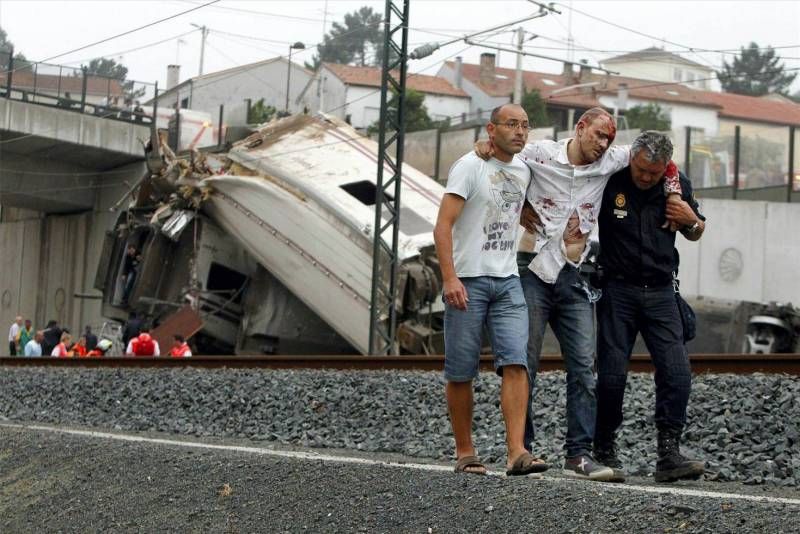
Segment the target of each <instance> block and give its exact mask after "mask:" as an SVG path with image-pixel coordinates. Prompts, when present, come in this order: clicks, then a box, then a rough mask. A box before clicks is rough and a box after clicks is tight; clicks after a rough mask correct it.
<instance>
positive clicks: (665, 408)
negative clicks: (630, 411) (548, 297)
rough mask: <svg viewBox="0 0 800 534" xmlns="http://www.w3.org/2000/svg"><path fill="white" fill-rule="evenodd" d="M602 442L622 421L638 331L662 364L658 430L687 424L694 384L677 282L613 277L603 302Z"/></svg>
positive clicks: (600, 366) (657, 377) (599, 397)
mask: <svg viewBox="0 0 800 534" xmlns="http://www.w3.org/2000/svg"><path fill="white" fill-rule="evenodd" d="M597 327H598V330H599V335H598V341H597V439H596V440H595V441H596V442H597V443H608V442H610V441H611V440H612V439H613V437H614V434H615V432H616V431H617V429H618V428H619V426H620V424H622V401H623V398H624V396H625V383H626V381H627V376H628V362H629V361H630V358H631V351H632V350H633V344H634V341H636V334H637V333H638V332H641V333H642V338H643V339H644V342H645V344H646V345H647V350H648V351H649V352H650V358H651V359H652V360H653V365H654V366H655V368H656V372H655V382H656V416H655V423H656V428H657V429H658V430H668V429H674V430H677V431H679V432H680V431H681V430H683V426H684V424H685V423H686V407H687V405H688V404H689V393H690V391H691V388H692V370H691V367H690V366H689V354H688V352H687V351H686V345H684V343H683V325H682V324H681V318H680V315H679V314H678V305H677V304H676V302H675V291H674V290H673V288H672V284H670V285H667V286H662V287H655V288H653V287H639V286H635V285H631V284H628V283H626V282H623V281H616V280H611V281H609V282H608V285H607V286H606V287H605V288H604V289H603V298H601V299H600V302H598V304H597Z"/></svg>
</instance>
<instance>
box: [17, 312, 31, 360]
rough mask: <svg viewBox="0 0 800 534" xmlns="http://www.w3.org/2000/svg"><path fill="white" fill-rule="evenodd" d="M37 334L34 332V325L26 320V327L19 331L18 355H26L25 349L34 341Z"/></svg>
mask: <svg viewBox="0 0 800 534" xmlns="http://www.w3.org/2000/svg"><path fill="white" fill-rule="evenodd" d="M34 334H35V332H34V331H33V324H32V323H31V320H30V319H25V326H23V327H22V329H20V331H19V343H18V345H19V350H18V351H17V354H19V355H22V354H24V353H25V347H26V346H27V345H28V342H30V340H31V339H33V336H34Z"/></svg>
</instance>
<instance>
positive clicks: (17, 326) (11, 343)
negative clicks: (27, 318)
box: [8, 315, 25, 356]
mask: <svg viewBox="0 0 800 534" xmlns="http://www.w3.org/2000/svg"><path fill="white" fill-rule="evenodd" d="M21 330H22V317H21V316H19V315H17V318H16V319H14V322H13V323H11V328H9V329H8V355H9V356H16V355H17V352H18V351H17V344H18V343H19V333H20V331H21ZM21 349H22V350H24V349H25V347H21Z"/></svg>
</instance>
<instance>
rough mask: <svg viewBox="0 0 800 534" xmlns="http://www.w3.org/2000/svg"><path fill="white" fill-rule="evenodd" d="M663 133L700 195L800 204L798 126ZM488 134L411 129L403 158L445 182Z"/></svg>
mask: <svg viewBox="0 0 800 534" xmlns="http://www.w3.org/2000/svg"><path fill="white" fill-rule="evenodd" d="M571 133H572V132H566V131H554V129H553V128H537V129H535V130H532V131H531V133H530V135H529V137H528V139H529V141H535V140H539V139H560V138H562V137H565V136H568V135H571ZM638 133H639V131H638V130H624V131H621V132H620V134H621V135H618V136H617V139H616V140H615V142H616V143H618V144H629V143H630V142H631V141H632V140H633V138H634V137H636V135H638ZM665 133H667V134H669V135H671V137H672V139H673V143H674V146H675V152H674V155H673V160H675V162H677V163H678V165H679V166H680V167H681V170H683V171H684V172H685V173H686V174H687V175H688V176H689V178H690V179H691V181H692V184H693V186H694V189H695V190H696V191H697V192H698V196H700V197H704V198H734V199H735V198H739V199H744V200H769V201H777V202H800V151H798V150H797V147H798V146H800V130H798V129H796V128H795V127H789V126H768V125H756V124H735V123H731V122H724V123H721V125H720V131H719V133H718V135H715V136H710V135H706V134H704V133H703V132H702V131H699V130H696V129H692V128H688V127H687V128H684V129H680V130H675V131H673V132H665ZM622 134H624V135H622ZM485 135H486V133H485V128H484V126H482V125H481V126H472V127H468V128H448V129H444V128H442V129H437V130H424V131H419V132H411V133H407V134H406V139H405V161H406V163H407V164H409V165H411V166H413V167H415V168H416V169H418V170H420V171H422V172H424V173H425V174H427V175H428V176H430V177H431V178H433V179H435V180H437V181H439V182H441V183H445V182H446V181H447V173H448V171H449V169H450V167H451V166H452V165H453V163H455V161H456V160H457V159H458V158H460V157H461V156H463V155H464V154H466V153H467V152H469V151H470V150H472V147H473V145H474V143H475V141H477V140H478V139H479V138H483V137H485Z"/></svg>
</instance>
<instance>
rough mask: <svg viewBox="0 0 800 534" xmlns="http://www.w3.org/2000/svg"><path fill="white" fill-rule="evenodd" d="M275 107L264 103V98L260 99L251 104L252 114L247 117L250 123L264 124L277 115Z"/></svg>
mask: <svg viewBox="0 0 800 534" xmlns="http://www.w3.org/2000/svg"><path fill="white" fill-rule="evenodd" d="M275 111H276V109H275V107H274V106H270V105H267V104H264V99H263V98H262V99H260V100H258V101H257V102H256V103H255V104H253V105H252V106H250V115H249V116H248V117H247V122H248V123H249V124H264V123H265V122H269V121H270V120H272V117H274V116H275Z"/></svg>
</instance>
